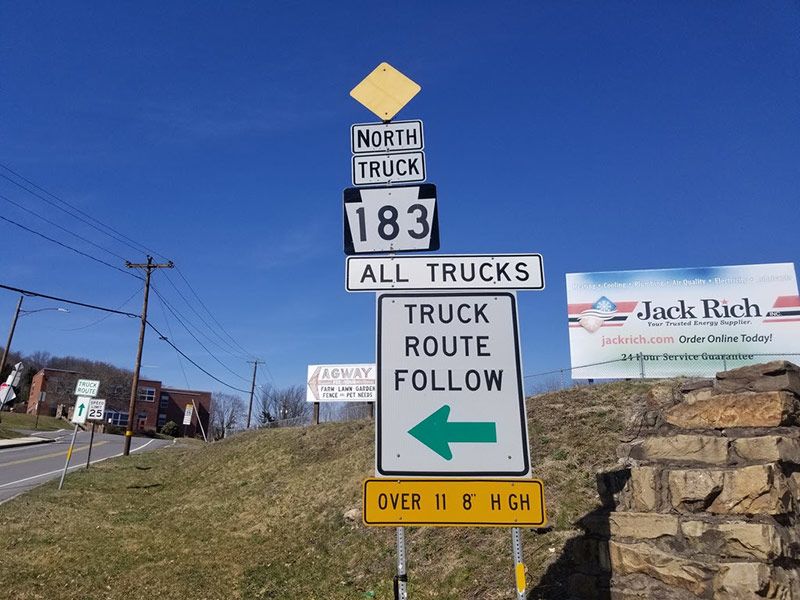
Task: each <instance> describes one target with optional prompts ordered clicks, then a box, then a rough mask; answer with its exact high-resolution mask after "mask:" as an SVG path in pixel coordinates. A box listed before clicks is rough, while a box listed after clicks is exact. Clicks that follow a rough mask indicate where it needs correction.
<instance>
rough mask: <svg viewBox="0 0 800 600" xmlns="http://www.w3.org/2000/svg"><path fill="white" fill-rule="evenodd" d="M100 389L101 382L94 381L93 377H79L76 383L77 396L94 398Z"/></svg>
mask: <svg viewBox="0 0 800 600" xmlns="http://www.w3.org/2000/svg"><path fill="white" fill-rule="evenodd" d="M99 389H100V382H99V381H94V380H93V379H78V383H76V384H75V395H76V396H91V397H92V398H94V397H95V396H97V391H98V390H99Z"/></svg>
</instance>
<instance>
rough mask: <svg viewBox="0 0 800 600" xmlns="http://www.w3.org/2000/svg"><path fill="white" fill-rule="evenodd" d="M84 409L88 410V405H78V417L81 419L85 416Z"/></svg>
mask: <svg viewBox="0 0 800 600" xmlns="http://www.w3.org/2000/svg"><path fill="white" fill-rule="evenodd" d="M84 408H86V405H85V404H78V416H79V417H82V416H83V409H84Z"/></svg>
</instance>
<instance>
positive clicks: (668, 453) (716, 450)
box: [629, 434, 728, 465]
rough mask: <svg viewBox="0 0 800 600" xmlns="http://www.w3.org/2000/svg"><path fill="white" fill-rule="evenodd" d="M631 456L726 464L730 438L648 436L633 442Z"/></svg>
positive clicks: (659, 459)
mask: <svg viewBox="0 0 800 600" xmlns="http://www.w3.org/2000/svg"><path fill="white" fill-rule="evenodd" d="M629 456H630V457H631V458H634V459H636V460H647V461H664V460H669V461H679V462H689V463H691V462H698V463H706V464H716V465H725V464H726V462H727V460H728V439H727V438H722V437H715V436H711V435H687V434H679V435H672V436H665V437H648V438H645V439H643V440H641V441H638V442H636V443H634V444H632V445H631V447H630V454H629Z"/></svg>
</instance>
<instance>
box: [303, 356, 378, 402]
mask: <svg viewBox="0 0 800 600" xmlns="http://www.w3.org/2000/svg"><path fill="white" fill-rule="evenodd" d="M376 389H377V384H376V381H375V365H374V364H372V365H369V364H362V365H308V384H307V386H306V401H307V402H374V401H375V390H376Z"/></svg>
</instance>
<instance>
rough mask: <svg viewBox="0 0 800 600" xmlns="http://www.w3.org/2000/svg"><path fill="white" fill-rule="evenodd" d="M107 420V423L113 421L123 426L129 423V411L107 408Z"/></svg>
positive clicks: (113, 423) (112, 422) (118, 425)
mask: <svg viewBox="0 0 800 600" xmlns="http://www.w3.org/2000/svg"><path fill="white" fill-rule="evenodd" d="M105 421H106V423H111V424H112V425H116V426H117V427H123V426H125V425H127V424H128V413H123V412H117V411H115V410H107V411H106V417H105Z"/></svg>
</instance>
